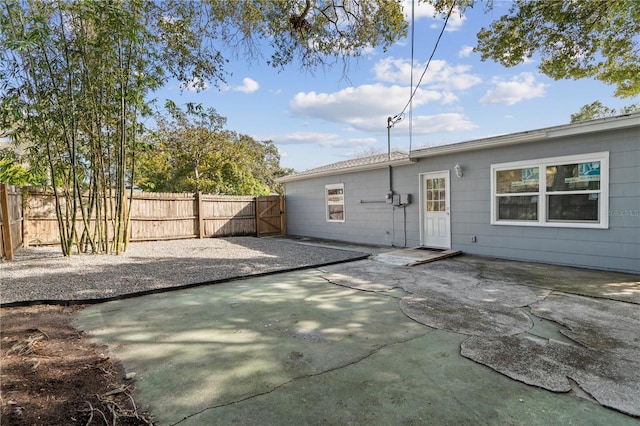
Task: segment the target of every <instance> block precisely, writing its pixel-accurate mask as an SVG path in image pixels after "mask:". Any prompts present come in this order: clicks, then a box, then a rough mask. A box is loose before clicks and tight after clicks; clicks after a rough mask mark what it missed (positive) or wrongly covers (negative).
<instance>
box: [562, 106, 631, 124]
mask: <svg viewBox="0 0 640 426" xmlns="http://www.w3.org/2000/svg"><path fill="white" fill-rule="evenodd" d="M633 112H640V106H638V105H636V104H631V105H627V106H624V107H622V109H621V110H620V114H631V113H633ZM617 114H618V113H617V111H616V110H615V109H614V108H609V107H606V106H604V105H602V102H600V101H595V102H593V103H590V104H587V105H583V106H582V108H580V111H578V112H577V113H575V114H571V122H572V123H578V122H581V121H588V120H595V119H597V118H604V117H613V116H615V115H617Z"/></svg>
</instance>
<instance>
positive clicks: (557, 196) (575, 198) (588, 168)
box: [491, 152, 609, 228]
mask: <svg viewBox="0 0 640 426" xmlns="http://www.w3.org/2000/svg"><path fill="white" fill-rule="evenodd" d="M491 188H492V205H491V223H492V224H494V225H524V226H549V227H575V228H608V226H609V215H608V210H609V153H608V152H598V153H593V154H584V155H573V156H566V157H555V158H544V159H538V160H531V161H518V162H514V163H503V164H493V165H492V166H491Z"/></svg>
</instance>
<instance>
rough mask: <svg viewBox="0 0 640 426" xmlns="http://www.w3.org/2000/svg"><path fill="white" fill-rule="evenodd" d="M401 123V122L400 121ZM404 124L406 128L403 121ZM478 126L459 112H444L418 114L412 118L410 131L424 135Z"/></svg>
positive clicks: (458, 130) (459, 130)
mask: <svg viewBox="0 0 640 426" xmlns="http://www.w3.org/2000/svg"><path fill="white" fill-rule="evenodd" d="M401 123H403V122H401ZM404 123H405V124H404V126H406V127H407V129H408V124H407V122H406V121H405V122H404ZM477 127H478V126H477V125H476V124H475V123H473V122H472V121H471V120H469V119H468V118H467V117H465V116H464V115H463V114H459V113H444V114H437V115H419V116H414V117H413V119H412V133H413V134H414V135H426V134H431V133H443V132H461V131H466V130H472V129H475V128H477Z"/></svg>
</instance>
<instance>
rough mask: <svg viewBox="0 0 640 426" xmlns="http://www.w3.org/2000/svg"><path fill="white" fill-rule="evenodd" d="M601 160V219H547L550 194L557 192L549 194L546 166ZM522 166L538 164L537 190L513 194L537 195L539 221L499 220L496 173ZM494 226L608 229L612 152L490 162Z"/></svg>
mask: <svg viewBox="0 0 640 426" xmlns="http://www.w3.org/2000/svg"><path fill="white" fill-rule="evenodd" d="M588 161H599V162H600V170H601V173H600V190H599V191H598V194H599V195H598V197H599V200H600V206H599V210H598V217H599V221H598V222H588V221H584V222H577V221H576V222H574V221H549V220H547V214H548V212H547V195H553V194H556V193H555V192H552V193H547V186H546V182H545V180H544V179H545V175H546V167H547V166H550V165H553V166H557V165H562V164H572V163H579V162H588ZM522 167H539V168H540V169H539V173H538V179H539V185H538V192H523V193H514V194H511V195H513V196H537V197H538V220H535V221H534V220H531V221H525V220H523V221H517V220H498V219H497V217H496V215H497V208H496V207H497V206H496V204H497V199H498V197H497V196H496V172H498V171H500V170H509V169H514V168H522ZM490 170H491V209H490V211H491V225H507V226H538V227H548V228H596V229H609V152H608V151H602V152H593V153H589V154H579V155H567V156H562V157H549V158H539V159H534V160H524V161H514V162H510V163H499V164H492V165H491V168H490ZM562 194H563V195H572V194H585V192H584V191H563V192H562Z"/></svg>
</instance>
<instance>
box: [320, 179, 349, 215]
mask: <svg viewBox="0 0 640 426" xmlns="http://www.w3.org/2000/svg"><path fill="white" fill-rule="evenodd" d="M330 189H342V219H331V218H330V217H329V190H330ZM344 196H345V193H344V183H331V184H327V185H325V186H324V212H325V218H326V220H327V222H334V223H335V222H338V223H340V222H344V221H345V219H346V217H347V212H346V209H345V197H344Z"/></svg>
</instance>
